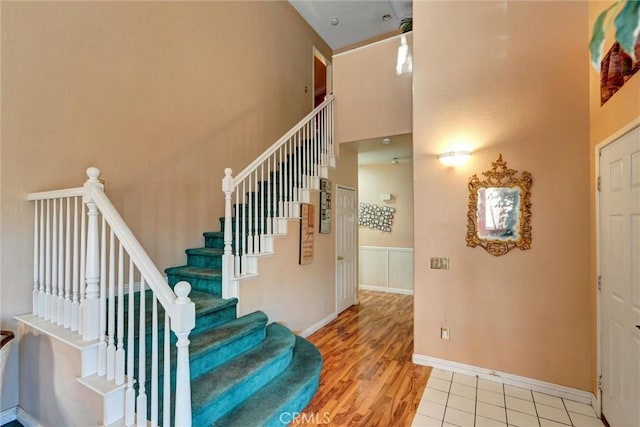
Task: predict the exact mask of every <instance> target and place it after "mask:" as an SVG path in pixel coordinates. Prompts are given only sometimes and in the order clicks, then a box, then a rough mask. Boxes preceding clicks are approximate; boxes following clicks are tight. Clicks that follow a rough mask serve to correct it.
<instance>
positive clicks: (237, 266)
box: [222, 95, 335, 298]
mask: <svg viewBox="0 0 640 427" xmlns="http://www.w3.org/2000/svg"><path fill="white" fill-rule="evenodd" d="M333 103H334V96H333V95H330V96H328V97H327V98H326V99H325V101H324V102H323V103H322V104H320V105H319V106H318V107H316V108H315V109H314V110H313V111H312V112H311V113H309V114H308V115H307V116H305V117H304V118H303V119H302V120H300V121H299V122H298V123H297V124H296V125H295V126H294V127H292V128H291V129H290V130H289V131H288V132H287V133H285V134H284V135H283V136H282V137H281V138H280V139H279V140H278V141H276V142H275V143H274V144H273V145H272V146H271V147H269V148H268V149H267V150H266V151H265V152H264V153H262V155H260V156H259V157H258V158H257V159H255V160H254V161H253V162H252V163H251V164H250V165H249V166H247V167H246V168H244V169H243V170H242V172H240V173H239V174H237V175H236V176H235V177H233V176H232V173H233V171H232V170H231V169H230V168H227V169H225V170H224V174H225V176H224V178H223V179H222V191H223V192H224V194H225V216H224V218H225V220H224V255H223V259H222V296H223V297H225V298H230V297H237V296H238V290H237V287H235V286H232V282H233V281H234V280H236V279H238V278H241V277H242V276H245V275H247V274H251V273H253V272H252V271H251V267H250V265H249V263H248V262H247V256H251V255H258V254H261V253H265V252H268V251H269V248H267V246H266V245H265V237H266V236H269V235H271V234H276V233H277V232H278V222H277V221H278V220H279V219H282V218H294V217H298V216H299V215H300V212H299V205H300V203H301V202H303V200H302V194H303V192H302V190H305V189H317V188H318V185H319V184H318V177H319V175H320V171H321V170H322V168H326V167H327V166H329V164H330V162H331V161H332V159H333V158H334V156H335V147H334V143H333V131H334V128H333ZM234 193H235V198H234V196H233V194H234ZM232 205H233V206H232Z"/></svg>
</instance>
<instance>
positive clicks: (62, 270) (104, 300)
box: [27, 167, 195, 426]
mask: <svg viewBox="0 0 640 427" xmlns="http://www.w3.org/2000/svg"><path fill="white" fill-rule="evenodd" d="M87 176H88V177H89V179H88V180H87V181H86V183H85V184H84V186H83V187H78V188H68V189H63V190H52V191H43V192H38V193H30V194H29V195H27V200H31V201H34V202H35V203H34V204H35V213H34V239H33V243H34V257H33V264H34V268H33V273H34V288H33V314H34V315H37V316H39V317H41V318H44V319H46V320H50V321H51V322H53V323H57V324H58V325H61V326H63V327H65V328H68V329H70V330H72V331H77V333H78V334H79V335H81V336H82V339H84V340H85V341H94V340H95V341H97V343H98V347H97V355H96V363H95V365H96V367H97V375H98V376H102V377H104V379H105V380H106V381H110V382H112V383H113V385H114V386H122V385H124V386H126V397H125V398H123V399H122V408H120V414H119V415H118V416H117V417H116V418H115V419H110V420H107V418H105V422H104V423H105V424H110V423H111V421H114V420H116V419H118V418H123V420H124V422H125V425H127V426H130V425H134V424H137V425H139V426H143V425H147V409H146V408H147V406H148V404H147V400H148V399H151V402H150V406H149V408H150V410H151V421H152V423H156V424H157V422H158V420H159V415H160V414H159V411H160V408H159V405H160V403H159V401H158V400H159V397H158V396H159V393H158V388H159V382H160V381H159V372H161V370H159V367H158V364H159V353H160V352H162V353H163V354H164V355H165V357H164V358H163V360H164V364H165V366H164V369H163V370H162V372H163V375H166V376H167V377H168V376H169V374H170V365H169V364H170V363H171V361H170V359H171V358H170V357H169V354H170V351H169V350H170V345H171V343H170V339H169V333H168V331H169V330H171V331H173V332H174V333H175V335H176V337H177V338H178V339H177V343H176V344H175V345H176V352H177V358H176V360H177V366H176V390H175V393H172V391H171V390H170V389H169V388H170V385H171V383H170V381H168V378H165V379H164V383H163V387H164V390H163V394H164V396H165V397H164V399H163V404H164V405H165V407H164V409H163V414H162V416H163V423H164V425H166V426H168V425H171V424H173V425H180V426H189V425H191V390H190V376H189V371H190V369H189V339H188V336H189V334H190V332H191V330H192V329H193V328H194V327H195V304H194V303H193V302H192V301H191V300H190V299H189V293H190V292H191V285H189V283H187V282H179V283H178V284H176V286H175V289H174V290H172V289H171V287H170V286H169V284H168V283H167V281H166V280H165V278H164V276H163V275H162V274H161V273H160V271H159V270H158V268H157V267H156V266H155V264H154V263H153V261H152V260H151V258H150V257H149V255H148V254H147V253H146V252H145V250H144V249H143V248H142V245H141V244H140V242H138V240H137V239H136V238H135V236H134V235H133V232H132V231H131V229H130V228H129V227H128V226H127V224H126V223H125V221H124V219H123V218H122V217H121V216H120V214H119V213H118V211H117V210H116V208H115V207H114V206H113V204H112V203H111V201H110V200H109V198H108V197H107V195H106V194H105V193H104V186H103V184H102V183H101V182H100V180H99V177H100V170H99V169H97V168H95V167H90V168H88V169H87ZM107 242H108V245H107ZM116 249H117V256H116ZM125 256H126V257H127V262H125ZM136 277H137V278H139V282H138V284H139V289H140V291H139V292H135V291H134V280H135V278H136ZM125 281H126V282H128V286H127V287H126V289H127V294H128V296H127V297H125ZM136 286H138V285H136ZM145 290H146V291H149V292H150V294H149V295H150V296H151V304H152V305H151V307H152V309H153V313H152V315H151V316H147V314H146V312H145ZM136 294H137V295H138V297H137V298H136V297H135V295H136ZM136 299H137V300H138V301H139V304H138V310H137V312H136V308H135V306H136V304H135V301H136ZM125 301H127V303H128V307H125V306H124V305H125ZM158 302H159V303H160V305H161V306H162V307H163V308H164V311H165V316H164V329H165V333H164V334H162V335H163V336H164V338H163V342H164V343H163V348H160V345H159V344H160V342H159V339H160V338H159V336H160V335H161V334H159V333H158V331H159V329H160V328H162V327H163V326H162V325H161V324H160V322H161V320H159V318H158V315H157V314H158V312H157V303H158ZM125 309H126V310H127V316H128V323H127V325H125ZM134 317H139V320H138V326H139V335H138V339H137V341H136V340H134V338H135V335H134ZM148 317H149V318H148ZM149 327H150V328H149ZM147 331H150V333H151V344H150V345H148V344H147V342H146V339H145V337H146V336H147V334H148V333H149V332H147ZM125 343H126V345H125ZM135 350H137V351H138V354H139V355H140V356H139V357H138V362H139V366H137V367H136V366H135V364H134V363H133V362H134V351H135ZM145 354H149V357H150V358H151V362H150V366H149V372H150V375H149V373H148V372H147V366H146V362H145ZM125 371H126V372H125ZM125 373H126V375H125ZM136 381H137V382H138V389H137V390H136V389H135V388H134V386H133V385H134V383H135V382H136ZM146 381H149V382H150V388H149V390H150V391H151V393H150V394H147V392H146V391H145V382H146ZM136 395H137V397H136ZM170 395H173V396H175V413H174V419H173V423H171V420H170V419H169V417H170V415H171V411H169V410H168V406H169V404H170V402H169V400H168V396H170ZM112 412H117V411H112ZM136 414H137V415H136ZM109 416H112V417H113V416H114V415H113V413H112V414H109ZM105 417H107V415H105Z"/></svg>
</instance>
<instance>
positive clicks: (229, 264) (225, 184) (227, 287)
mask: <svg viewBox="0 0 640 427" xmlns="http://www.w3.org/2000/svg"><path fill="white" fill-rule="evenodd" d="M232 172H233V171H232V170H231V169H230V168H226V169H225V170H224V178H223V179H222V191H223V192H224V255H222V298H235V297H237V296H238V295H237V292H236V291H235V290H232V289H231V280H232V279H231V277H232V275H233V274H234V262H233V253H232V250H231V242H232V241H233V232H232V227H231V222H232V221H233V219H232V217H231V195H232V194H233V190H234V187H235V183H234V180H233V177H232V176H231V173H232ZM236 231H237V230H236ZM236 249H237V248H236Z"/></svg>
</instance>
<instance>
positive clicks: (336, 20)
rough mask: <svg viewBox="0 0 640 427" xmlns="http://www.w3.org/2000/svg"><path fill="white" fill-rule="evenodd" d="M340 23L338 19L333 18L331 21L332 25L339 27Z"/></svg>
mask: <svg viewBox="0 0 640 427" xmlns="http://www.w3.org/2000/svg"><path fill="white" fill-rule="evenodd" d="M339 22H340V21H339V20H338V18H332V19H331V25H338V23H339Z"/></svg>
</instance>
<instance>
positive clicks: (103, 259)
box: [98, 217, 107, 375]
mask: <svg viewBox="0 0 640 427" xmlns="http://www.w3.org/2000/svg"><path fill="white" fill-rule="evenodd" d="M106 373H107V225H106V220H105V218H104V217H102V238H101V239H100V343H99V344H98V375H106Z"/></svg>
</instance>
